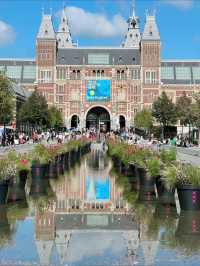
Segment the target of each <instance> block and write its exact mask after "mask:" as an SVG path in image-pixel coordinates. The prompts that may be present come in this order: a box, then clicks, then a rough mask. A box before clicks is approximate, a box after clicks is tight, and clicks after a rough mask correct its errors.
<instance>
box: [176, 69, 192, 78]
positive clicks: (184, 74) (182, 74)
mask: <svg viewBox="0 0 200 266" xmlns="http://www.w3.org/2000/svg"><path fill="white" fill-rule="evenodd" d="M176 79H186V80H190V79H191V71H190V67H176Z"/></svg>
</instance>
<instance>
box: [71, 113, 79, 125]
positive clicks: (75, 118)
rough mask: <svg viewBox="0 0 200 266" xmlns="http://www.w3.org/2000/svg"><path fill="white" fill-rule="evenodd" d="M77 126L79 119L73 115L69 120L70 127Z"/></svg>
mask: <svg viewBox="0 0 200 266" xmlns="http://www.w3.org/2000/svg"><path fill="white" fill-rule="evenodd" d="M78 125H79V117H78V115H73V116H72V118H71V127H72V128H77V127H78Z"/></svg>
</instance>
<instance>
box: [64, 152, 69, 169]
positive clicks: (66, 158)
mask: <svg viewBox="0 0 200 266" xmlns="http://www.w3.org/2000/svg"><path fill="white" fill-rule="evenodd" d="M64 168H65V170H68V169H69V152H66V153H65V156H64Z"/></svg>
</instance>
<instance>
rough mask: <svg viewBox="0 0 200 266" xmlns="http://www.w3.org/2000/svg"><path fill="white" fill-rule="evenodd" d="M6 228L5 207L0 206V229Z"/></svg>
mask: <svg viewBox="0 0 200 266" xmlns="http://www.w3.org/2000/svg"><path fill="white" fill-rule="evenodd" d="M4 226H8V217H7V208H6V206H5V205H2V206H0V228H2V227H4Z"/></svg>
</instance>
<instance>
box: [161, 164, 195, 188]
mask: <svg viewBox="0 0 200 266" xmlns="http://www.w3.org/2000/svg"><path fill="white" fill-rule="evenodd" d="M163 176H164V177H163V180H164V182H165V184H166V186H167V188H168V189H170V188H172V187H175V186H177V185H193V186H198V187H199V186H200V169H199V168H198V167H197V166H194V165H190V164H181V163H177V164H176V165H171V166H168V167H166V168H165V170H164V171H163Z"/></svg>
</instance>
